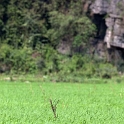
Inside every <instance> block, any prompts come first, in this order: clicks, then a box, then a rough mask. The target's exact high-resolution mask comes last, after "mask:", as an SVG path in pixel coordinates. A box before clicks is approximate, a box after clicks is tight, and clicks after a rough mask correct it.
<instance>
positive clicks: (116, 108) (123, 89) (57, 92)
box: [0, 81, 124, 124]
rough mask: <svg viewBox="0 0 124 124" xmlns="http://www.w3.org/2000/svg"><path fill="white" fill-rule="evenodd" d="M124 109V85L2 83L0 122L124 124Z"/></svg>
mask: <svg viewBox="0 0 124 124" xmlns="http://www.w3.org/2000/svg"><path fill="white" fill-rule="evenodd" d="M49 99H52V100H53V101H54V100H55V101H57V100H59V103H58V104H57V114H58V118H56V119H55V118H54V115H53V112H52V109H51V106H50V102H49ZM123 110H124V84H116V83H109V84H69V83H68V84H67V83H29V82H17V81H15V82H9V81H6V82H5V81H1V83H0V124H124V112H123Z"/></svg>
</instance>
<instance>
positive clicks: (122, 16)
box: [89, 0, 124, 48]
mask: <svg viewBox="0 0 124 124" xmlns="http://www.w3.org/2000/svg"><path fill="white" fill-rule="evenodd" d="M89 9H90V11H91V12H92V14H93V15H94V17H95V16H99V18H100V16H101V17H102V15H103V16H104V20H105V25H106V28H104V29H99V30H105V31H104V32H105V36H104V37H103V40H104V42H106V43H107V47H108V48H110V47H111V46H115V47H120V48H124V0H95V1H94V2H91V4H90V6H89ZM96 21H98V20H96ZM101 28H102V27H101Z"/></svg>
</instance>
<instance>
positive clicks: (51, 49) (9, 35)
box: [0, 0, 115, 77]
mask: <svg viewBox="0 0 124 124" xmlns="http://www.w3.org/2000/svg"><path fill="white" fill-rule="evenodd" d="M84 4H85V0H78V1H75V0H63V1H60V0H42V1H41V0H1V1H0V9H1V11H0V71H1V72H8V73H9V72H11V73H20V72H21V73H22V72H24V73H26V72H30V73H34V72H38V71H39V72H41V73H42V74H51V73H52V74H53V73H54V74H56V73H59V74H60V75H61V76H62V75H66V74H68V75H69V74H73V75H80V76H82V75H85V76H88V77H91V75H100V76H104V74H103V73H104V71H105V70H106V69H104V68H106V67H104V66H103V68H102V67H101V65H100V66H97V68H96V65H95V64H94V63H95V62H93V61H91V59H90V57H85V54H83V56H82V54H80V55H78V54H77V53H76V54H75V53H73V54H71V56H68V55H61V54H59V53H58V52H57V46H58V44H60V43H61V42H62V41H64V42H65V43H70V44H71V49H74V48H80V46H81V47H82V48H83V49H84V51H85V52H86V49H85V48H87V47H86V46H87V44H88V41H89V39H90V37H93V36H94V35H95V31H96V27H95V25H94V24H93V23H92V22H91V20H90V19H89V18H88V17H87V16H86V14H85V9H84ZM69 55H70V54H69ZM89 65H90V68H89ZM98 67H99V68H100V69H101V70H102V71H99V72H100V74H98V73H97V72H98V70H99V69H98ZM110 68H111V69H112V68H113V67H112V66H111V65H110ZM84 70H85V71H84ZM114 70H115V69H114ZM106 72H107V73H108V70H107V71H105V73H106ZM114 74H115V73H114Z"/></svg>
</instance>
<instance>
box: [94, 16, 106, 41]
mask: <svg viewBox="0 0 124 124" xmlns="http://www.w3.org/2000/svg"><path fill="white" fill-rule="evenodd" d="M93 23H94V24H95V25H96V27H97V35H96V37H97V38H98V39H100V40H104V37H105V35H106V29H107V26H106V24H105V14H103V15H100V14H94V18H93Z"/></svg>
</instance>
